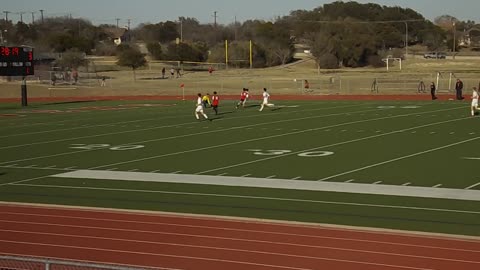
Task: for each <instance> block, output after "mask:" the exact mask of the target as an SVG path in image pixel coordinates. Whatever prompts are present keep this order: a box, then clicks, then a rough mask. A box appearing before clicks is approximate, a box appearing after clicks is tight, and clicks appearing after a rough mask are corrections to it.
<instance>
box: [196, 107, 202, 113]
mask: <svg viewBox="0 0 480 270" xmlns="http://www.w3.org/2000/svg"><path fill="white" fill-rule="evenodd" d="M195 112H196V113H203V106H197V108H196V109H195Z"/></svg>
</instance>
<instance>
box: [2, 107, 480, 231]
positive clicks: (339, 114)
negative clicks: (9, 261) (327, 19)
mask: <svg viewBox="0 0 480 270" xmlns="http://www.w3.org/2000/svg"><path fill="white" fill-rule="evenodd" d="M275 103H276V105H280V106H277V107H276V108H275V109H273V110H271V109H266V110H265V111H263V112H258V107H257V106H249V107H247V108H245V109H238V110H236V109H234V101H224V102H223V106H222V107H220V112H221V114H220V115H218V116H215V115H213V113H212V111H211V109H207V112H208V114H209V115H210V118H212V119H213V121H205V120H203V121H197V120H196V119H195V117H194V115H193V111H194V104H193V102H190V101H188V102H178V101H177V102H173V101H172V102H169V101H165V102H157V101H128V102H127V101H122V102H114V101H102V102H77V103H62V104H32V106H29V107H28V108H27V109H22V108H19V107H17V106H15V105H12V104H0V115H1V114H16V115H18V116H8V117H7V116H4V117H0V151H1V153H2V155H0V196H1V200H4V201H21V202H39V203H55V204H68V205H88V206H101V207H114V208H128V209H149V210H161V211H173V212H185V213H204V214H215V215H229V216H244V217H256V218H271V219H281V220H297V221H308V222H320V223H333V224H346V225H358V226H370V227H382V228H395V229H406V230H417V231H431V232H444V233H453V234H468V235H480V230H479V228H480V222H479V221H478V220H480V218H479V217H480V202H479V201H462V200H445V199H426V198H413V197H395V196H383V195H366V194H362V195H360V194H351V193H350V194H347V193H333V192H314V191H298V190H297V191H292V190H279V189H275V188H271V189H264V188H239V187H237V188H234V187H222V186H209V185H187V184H165V183H143V182H140V183H139V182H136V183H132V182H126V181H105V180H82V179H80V180H79V179H76V180H74V179H58V178H53V177H49V176H50V175H53V174H57V173H62V172H65V171H69V170H77V169H91V168H96V169H102V170H107V169H110V170H116V171H129V170H135V171H138V172H152V171H155V172H161V173H172V172H177V173H179V174H205V175H220V174H223V175H226V176H243V175H249V177H258V178H265V177H274V178H279V179H293V178H296V179H299V180H310V181H318V180H324V181H336V182H345V181H347V180H350V181H353V182H354V183H365V184H372V183H374V182H378V183H381V184H388V185H402V184H405V183H409V185H410V186H421V187H432V186H438V185H441V186H440V187H439V188H454V189H465V188H467V187H470V186H473V185H475V184H476V183H478V182H480V178H479V177H478V176H477V172H476V169H475V168H476V167H477V164H478V162H480V161H479V160H475V159H465V157H468V158H477V157H480V154H478V153H477V151H476V150H477V149H478V148H479V146H480V142H479V140H478V139H480V136H479V134H480V129H479V128H478V122H479V121H480V119H478V118H474V117H470V116H469V107H468V104H467V103H466V102H461V103H460V102H412V101H410V102H400V101H397V102H393V101H389V102H387V101H376V102H354V101H321V102H320V101H317V102H306V101H290V102H287V101H278V102H275ZM143 104H152V105H154V106H144V105H143ZM250 104H254V103H253V102H252V103H250ZM289 106H298V107H289ZM45 110H49V111H48V112H47V111H45ZM129 147H130V148H136V149H132V150H122V149H125V148H129ZM324 151H326V152H331V153H332V154H331V155H326V156H315V155H319V154H322V153H325V152H324ZM305 153H307V157H305ZM380 181H381V182H380ZM2 184H3V185H2ZM471 189H473V190H479V189H480V185H479V186H476V187H473V188H471ZM191 193H195V194H191ZM242 196H243V197H242ZM245 196H247V197H245ZM346 203H352V204H346ZM405 207H406V208H405ZM419 208H421V209H419Z"/></svg>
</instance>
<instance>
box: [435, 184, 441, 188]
mask: <svg viewBox="0 0 480 270" xmlns="http://www.w3.org/2000/svg"><path fill="white" fill-rule="evenodd" d="M441 186H442V184H436V185H435V186H433V188H439V187H441Z"/></svg>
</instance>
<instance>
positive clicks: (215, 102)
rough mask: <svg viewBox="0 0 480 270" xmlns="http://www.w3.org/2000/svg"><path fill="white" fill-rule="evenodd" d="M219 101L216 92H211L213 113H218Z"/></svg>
mask: <svg viewBox="0 0 480 270" xmlns="http://www.w3.org/2000/svg"><path fill="white" fill-rule="evenodd" d="M219 101H220V98H219V97H218V95H217V92H213V96H212V108H213V110H214V111H215V114H218V103H219Z"/></svg>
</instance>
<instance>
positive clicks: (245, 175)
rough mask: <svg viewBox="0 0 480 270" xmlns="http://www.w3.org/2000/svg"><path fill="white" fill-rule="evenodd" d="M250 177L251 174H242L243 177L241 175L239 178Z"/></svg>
mask: <svg viewBox="0 0 480 270" xmlns="http://www.w3.org/2000/svg"><path fill="white" fill-rule="evenodd" d="M250 175H251V174H249V173H247V174H244V175H242V176H240V177H247V176H250Z"/></svg>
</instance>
